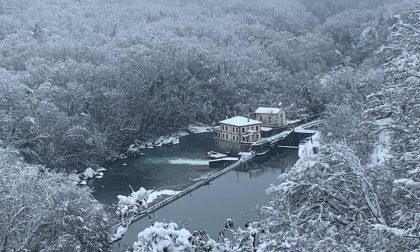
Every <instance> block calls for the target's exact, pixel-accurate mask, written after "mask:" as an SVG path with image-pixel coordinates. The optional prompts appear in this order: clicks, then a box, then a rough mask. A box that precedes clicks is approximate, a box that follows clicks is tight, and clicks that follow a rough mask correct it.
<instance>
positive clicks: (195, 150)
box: [91, 133, 298, 251]
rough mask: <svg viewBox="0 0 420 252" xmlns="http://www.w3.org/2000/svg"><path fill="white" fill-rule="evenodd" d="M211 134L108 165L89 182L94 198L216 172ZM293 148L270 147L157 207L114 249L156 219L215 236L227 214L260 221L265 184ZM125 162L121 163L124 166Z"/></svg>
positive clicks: (176, 184) (171, 185)
mask: <svg viewBox="0 0 420 252" xmlns="http://www.w3.org/2000/svg"><path fill="white" fill-rule="evenodd" d="M213 149H214V148H213V145H212V143H211V134H208V133H204V134H196V135H191V136H187V137H184V138H182V139H181V143H180V144H179V145H175V146H171V147H164V148H156V149H152V150H147V151H146V155H144V156H143V157H141V158H138V159H133V160H125V161H121V162H117V163H114V164H112V165H110V166H109V167H107V169H108V171H107V172H106V174H105V176H104V177H103V178H102V179H96V180H94V181H93V182H91V186H92V187H93V188H94V190H95V193H94V195H95V197H96V198H97V199H98V200H99V201H101V202H103V203H106V204H109V203H116V202H117V199H116V196H117V195H118V194H122V195H128V194H129V193H130V192H131V189H130V188H129V187H128V185H131V186H132V187H133V188H134V189H135V190H137V189H138V188H139V187H141V186H142V187H145V188H146V189H153V188H156V189H174V190H181V189H182V188H183V187H185V185H188V184H191V183H192V182H191V179H193V178H197V177H200V176H202V175H204V174H207V173H209V172H212V171H214V169H210V168H208V165H207V163H208V159H206V152H207V151H209V150H213ZM297 159H298V153H297V150H287V151H286V150H278V151H273V153H271V154H270V155H269V156H264V158H260V159H256V160H255V161H253V162H251V163H249V164H247V165H245V166H243V167H240V168H238V169H237V170H232V171H230V172H228V173H226V174H224V175H222V176H221V177H219V178H217V179H216V180H213V181H212V182H210V184H209V185H206V186H203V187H201V188H199V189H197V190H195V191H193V192H192V193H190V194H189V195H186V196H184V197H182V198H181V199H179V200H176V201H175V202H173V203H171V204H169V205H167V206H165V207H163V208H161V209H159V210H157V211H155V212H154V213H153V214H152V215H151V216H150V217H145V218H143V219H141V220H138V221H136V222H134V223H132V224H131V225H130V227H129V228H128V230H127V233H126V234H125V236H124V237H123V239H122V240H121V241H119V242H118V243H116V244H115V245H114V248H113V250H114V251H125V250H126V249H128V248H129V247H131V246H132V245H133V243H134V241H136V240H137V234H138V233H139V232H141V231H142V230H144V229H145V228H146V227H148V226H150V225H152V224H153V223H154V222H155V221H165V222H176V223H178V224H179V226H180V227H186V228H188V229H189V230H190V231H194V230H206V231H207V233H208V234H209V235H210V236H211V237H212V238H213V239H216V238H217V235H218V233H219V232H220V231H221V230H223V226H224V222H225V220H226V219H227V218H230V219H232V220H233V221H234V223H235V225H236V226H243V225H244V224H245V223H246V222H247V221H248V220H250V221H258V220H259V218H260V216H259V214H258V206H261V205H264V204H266V203H267V202H268V201H269V199H270V198H269V196H268V195H267V194H266V193H265V189H266V188H267V187H268V186H269V185H270V184H277V183H278V182H277V177H278V175H280V174H281V173H282V172H283V171H284V170H285V169H287V168H290V167H291V166H293V165H294V164H295V162H296V160H297ZM123 164H125V165H123Z"/></svg>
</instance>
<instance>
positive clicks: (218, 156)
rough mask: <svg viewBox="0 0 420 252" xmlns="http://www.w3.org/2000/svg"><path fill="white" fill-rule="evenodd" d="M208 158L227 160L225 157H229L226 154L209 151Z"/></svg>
mask: <svg viewBox="0 0 420 252" xmlns="http://www.w3.org/2000/svg"><path fill="white" fill-rule="evenodd" d="M207 156H209V157H210V158H212V159H217V158H225V157H227V155H226V154H223V153H219V152H215V151H209V152H207Z"/></svg>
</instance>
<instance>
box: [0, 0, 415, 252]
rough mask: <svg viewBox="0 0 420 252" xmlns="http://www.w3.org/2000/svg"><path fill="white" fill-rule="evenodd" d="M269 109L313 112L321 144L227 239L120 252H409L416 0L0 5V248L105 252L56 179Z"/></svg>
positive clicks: (99, 223)
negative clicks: (254, 217) (147, 144)
mask: <svg viewBox="0 0 420 252" xmlns="http://www.w3.org/2000/svg"><path fill="white" fill-rule="evenodd" d="M279 101H281V102H282V103H283V104H284V105H285V106H286V107H287V110H288V113H289V115H290V116H291V117H293V116H297V115H298V111H305V113H309V114H315V113H322V117H321V118H322V120H323V123H322V126H321V127H320V129H319V130H320V142H321V148H320V151H319V153H318V154H317V155H315V156H313V157H309V158H302V159H300V160H299V161H298V163H297V164H296V165H295V166H294V167H293V168H292V169H291V170H290V171H288V172H286V173H285V174H283V175H282V176H281V177H280V180H279V182H278V185H275V186H271V187H270V188H268V189H267V191H268V193H270V195H272V201H271V202H270V204H269V205H267V206H265V207H263V208H262V212H263V214H264V218H263V219H262V220H261V221H260V222H259V223H253V224H252V225H250V226H249V227H248V228H245V229H244V230H240V231H236V230H235V231H232V232H234V233H235V235H234V239H233V240H230V241H228V240H223V239H222V240H220V241H216V238H215V237H212V238H213V239H215V240H210V241H207V242H201V240H200V239H201V237H200V239H199V238H197V237H196V236H194V239H189V238H191V237H192V236H193V235H192V234H191V233H189V231H187V230H177V226H176V225H172V224H163V223H157V224H156V227H155V228H153V227H151V228H150V230H152V231H153V232H157V231H156V230H158V229H162V230H163V231H162V232H160V234H166V235H167V236H165V237H166V238H168V237H169V238H168V239H166V238H165V237H159V236H156V235H155V236H153V235H152V233H151V232H152V231H150V230H145V231H144V232H143V233H142V235H139V242H137V243H136V244H135V245H134V250H136V251H153V250H152V248H153V247H156V246H157V245H156V244H158V243H156V242H154V241H153V239H157V238H159V239H161V238H162V239H161V241H163V242H162V243H159V244H166V245H165V246H167V247H168V248H169V249H171V248H172V250H169V251H177V250H176V248H177V247H178V248H183V249H184V251H194V250H199V249H201V250H203V251H414V250H416V249H417V251H418V249H419V248H420V127H419V125H420V3H419V2H418V0H214V1H193V0H171V1H169V0H156V1H150V0H147V1H146V0H112V1H111V0H78V1H66V0H49V1H47V0H13V1H12V0H0V182H1V183H0V251H2V252H3V251H106V250H107V249H108V245H109V244H108V236H109V234H107V231H108V229H109V226H110V224H109V220H108V219H109V218H108V216H107V213H106V212H105V211H104V206H102V205H101V204H100V203H98V202H97V201H96V200H95V199H94V198H93V197H92V196H91V194H90V193H91V192H90V191H89V190H88V189H86V188H81V187H79V186H77V185H74V184H72V183H71V182H69V181H68V179H67V177H68V176H67V175H66V173H69V172H71V171H73V170H77V171H81V170H84V169H85V168H86V167H88V166H93V165H100V164H102V163H103V162H104V161H105V160H106V158H107V157H110V156H113V155H118V154H119V153H120V152H122V151H125V150H126V149H127V148H128V146H129V145H131V144H132V143H133V142H134V141H135V140H136V139H138V140H145V139H148V138H150V137H156V136H160V135H164V134H169V133H172V132H176V131H178V130H180V129H182V128H184V127H186V126H187V125H189V124H191V123H196V122H199V123H207V124H213V123H214V122H215V121H217V120H219V119H220V118H224V117H225V116H226V115H227V114H230V115H233V114H234V113H235V112H236V113H247V112H249V110H250V109H254V108H255V107H256V106H258V105H260V104H265V105H276V104H277V103H278V102H279ZM230 217H232V216H230ZM158 231H159V230H158ZM192 233H193V232H192ZM148 235H149V236H148ZM177 236H180V237H181V238H182V239H180V240H176V237H177ZM145 237H146V238H145ZM147 237H149V238H150V239H147ZM142 239H143V240H142ZM193 241H194V242H193ZM158 251H167V250H163V248H162V250H158ZM181 251H182V250H181Z"/></svg>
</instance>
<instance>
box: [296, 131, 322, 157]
mask: <svg viewBox="0 0 420 252" xmlns="http://www.w3.org/2000/svg"><path fill="white" fill-rule="evenodd" d="M319 140H320V134H319V132H316V133H315V134H314V135H313V136H311V138H310V139H309V140H308V141H306V142H305V143H304V144H300V145H299V152H298V153H299V158H301V159H307V158H310V157H312V156H313V155H315V154H316V153H314V150H316V149H319V147H320V141H319Z"/></svg>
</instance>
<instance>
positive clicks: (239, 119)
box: [220, 116, 261, 127]
mask: <svg viewBox="0 0 420 252" xmlns="http://www.w3.org/2000/svg"><path fill="white" fill-rule="evenodd" d="M220 123H223V124H229V125H233V126H239V127H241V126H248V125H255V124H261V122H260V121H257V120H253V119H249V118H246V117H243V116H235V117H232V118H229V119H226V120H223V121H220Z"/></svg>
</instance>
